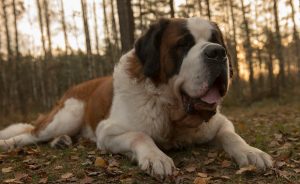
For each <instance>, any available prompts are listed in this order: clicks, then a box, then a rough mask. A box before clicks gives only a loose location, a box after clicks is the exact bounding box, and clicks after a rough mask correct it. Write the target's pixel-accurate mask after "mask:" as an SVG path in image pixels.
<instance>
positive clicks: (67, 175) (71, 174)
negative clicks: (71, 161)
mask: <svg viewBox="0 0 300 184" xmlns="http://www.w3.org/2000/svg"><path fill="white" fill-rule="evenodd" d="M71 177H73V173H70V172H68V173H65V174H63V175H61V176H60V178H61V179H69V178H71Z"/></svg>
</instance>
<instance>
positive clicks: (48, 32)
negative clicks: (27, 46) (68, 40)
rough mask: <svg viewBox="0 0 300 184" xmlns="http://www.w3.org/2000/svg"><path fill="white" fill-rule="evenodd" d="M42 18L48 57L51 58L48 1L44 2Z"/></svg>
mask: <svg viewBox="0 0 300 184" xmlns="http://www.w3.org/2000/svg"><path fill="white" fill-rule="evenodd" d="M43 2H44V14H45V15H44V17H45V22H46V32H47V39H48V51H47V55H48V57H50V58H51V57H52V40H51V32H50V12H49V4H48V0H44V1H43Z"/></svg>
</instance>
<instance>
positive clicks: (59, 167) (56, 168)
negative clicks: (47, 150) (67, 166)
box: [54, 165, 63, 170]
mask: <svg viewBox="0 0 300 184" xmlns="http://www.w3.org/2000/svg"><path fill="white" fill-rule="evenodd" d="M62 168H63V166H61V165H58V166H56V167H54V169H55V170H60V169H62Z"/></svg>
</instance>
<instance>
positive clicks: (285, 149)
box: [0, 92, 300, 184]
mask: <svg viewBox="0 0 300 184" xmlns="http://www.w3.org/2000/svg"><path fill="white" fill-rule="evenodd" d="M299 109H300V97H299V95H297V93H296V92H295V93H292V94H287V95H286V96H284V97H281V98H280V99H276V100H274V99H267V100H264V101H261V102H256V103H253V104H252V105H249V106H240V107H224V108H223V110H222V111H223V112H224V113H225V114H226V115H227V116H228V117H229V119H231V120H232V121H233V122H234V124H235V127H236V130H237V132H238V133H239V134H240V135H241V136H242V137H243V138H245V139H246V140H247V142H248V143H250V144H251V145H253V146H255V147H258V148H260V149H262V150H264V151H266V152H268V153H269V154H270V155H272V156H273V158H274V160H275V161H276V163H275V167H274V168H273V169H269V170H267V171H265V172H261V171H257V170H255V168H253V167H247V168H245V169H243V170H239V168H238V167H237V165H236V164H235V162H234V161H233V160H232V159H231V158H229V157H228V155H227V154H226V153H224V152H223V151H220V150H217V149H216V148H214V147H211V146H201V147H199V146H198V147H190V148H186V149H184V150H175V151H170V152H167V154H168V155H169V156H171V157H172V158H173V159H174V162H175V164H176V166H177V167H178V171H176V172H175V173H174V176H172V177H170V178H167V179H165V180H164V181H162V180H160V179H158V178H154V177H150V176H148V175H147V174H145V173H144V172H142V171H141V170H140V169H139V168H138V167H137V166H136V164H134V163H132V162H131V161H130V160H129V159H127V158H126V157H125V156H122V155H116V154H113V155H112V154H106V153H103V152H101V151H99V150H96V146H95V144H94V143H91V142H88V141H86V140H81V141H79V142H78V143H76V144H75V145H73V146H72V147H71V148H67V149H62V150H60V149H52V148H50V147H49V146H48V145H47V144H44V145H34V146H30V147H26V148H23V149H18V150H14V151H11V152H2V153H0V169H1V171H0V183H82V184H87V183H196V184H205V183H249V184H253V183H257V184H262V183H278V184H279V183H280V184H281V183H300V112H299ZM1 124H2V123H1ZM3 124H5V122H3ZM3 124H2V125H3ZM2 125H1V126H2Z"/></svg>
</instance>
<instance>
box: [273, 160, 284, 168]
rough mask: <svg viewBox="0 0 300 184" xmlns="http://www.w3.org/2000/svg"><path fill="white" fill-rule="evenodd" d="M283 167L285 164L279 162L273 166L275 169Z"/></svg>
mask: <svg viewBox="0 0 300 184" xmlns="http://www.w3.org/2000/svg"><path fill="white" fill-rule="evenodd" d="M284 165H286V163H285V162H281V161H277V162H276V163H275V166H276V167H277V168H281V167H283V166H284Z"/></svg>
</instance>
